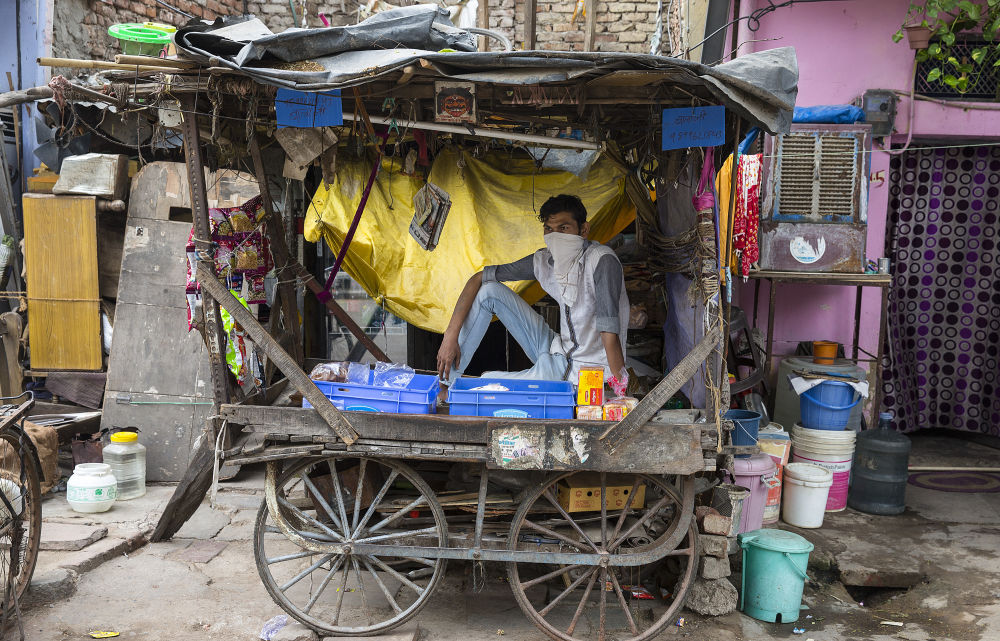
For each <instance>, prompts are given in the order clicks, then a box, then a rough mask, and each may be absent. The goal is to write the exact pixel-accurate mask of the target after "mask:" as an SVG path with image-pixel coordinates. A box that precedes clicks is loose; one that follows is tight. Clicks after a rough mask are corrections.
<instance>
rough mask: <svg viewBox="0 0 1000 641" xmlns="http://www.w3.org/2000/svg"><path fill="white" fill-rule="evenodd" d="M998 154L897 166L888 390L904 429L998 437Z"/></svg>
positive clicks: (961, 152)
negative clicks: (940, 430) (959, 431)
mask: <svg viewBox="0 0 1000 641" xmlns="http://www.w3.org/2000/svg"><path fill="white" fill-rule="evenodd" d="M998 211H1000V146H988V147H964V148H959V149H920V148H915V149H911V150H909V151H907V152H906V153H904V154H903V155H901V156H895V157H893V159H892V163H891V171H890V196H889V223H888V234H887V236H886V238H887V246H888V250H887V255H888V256H889V257H890V259H891V269H892V275H893V283H892V289H891V293H890V297H889V300H890V302H889V316H888V325H889V335H888V338H887V343H888V344H887V345H886V348H887V350H886V361H887V362H886V367H885V372H884V379H883V386H884V391H885V406H886V408H887V409H889V410H892V411H893V412H894V413H895V415H896V419H895V427H896V428H897V429H899V430H902V431H907V432H909V431H913V430H917V429H921V428H932V427H938V428H942V427H943V428H949V429H956V430H967V431H970V432H984V433H987V434H993V435H1000V384H998V381H997V377H998V373H1000V356H998V351H1000V248H998V233H997V228H998V225H997V218H998Z"/></svg>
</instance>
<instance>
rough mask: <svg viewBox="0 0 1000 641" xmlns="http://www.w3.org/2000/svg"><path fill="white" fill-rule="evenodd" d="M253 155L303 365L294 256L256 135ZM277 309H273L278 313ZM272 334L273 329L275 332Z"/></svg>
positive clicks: (289, 325)
mask: <svg viewBox="0 0 1000 641" xmlns="http://www.w3.org/2000/svg"><path fill="white" fill-rule="evenodd" d="M250 156H251V158H252V159H253V171H254V174H255V175H256V177H257V186H258V187H259V188H260V197H261V201H262V203H263V205H264V212H265V213H266V214H267V235H268V236H269V237H270V241H271V255H272V256H274V265H275V268H276V273H277V276H278V290H279V292H280V294H281V314H282V315H283V316H284V317H285V329H286V330H288V331H289V332H290V333H291V335H292V357H293V358H294V359H295V363H296V364H297V365H298V366H299V367H302V359H303V358H304V356H303V354H302V332H301V330H300V329H299V308H298V305H297V304H296V300H295V283H294V281H295V272H294V270H293V269H292V268H291V266H290V260H291V256H289V253H288V244H287V243H286V242H285V230H284V228H283V227H282V224H281V220H280V219H279V217H278V214H277V212H275V211H274V200H272V198H271V189H270V186H269V185H268V184H267V172H266V171H264V160H263V158H261V155H260V145H259V144H258V143H257V137H256V136H254V137H252V138H251V139H250ZM277 311H278V310H276V309H273V310H271V313H272V314H276V313H277ZM272 335H273V333H272Z"/></svg>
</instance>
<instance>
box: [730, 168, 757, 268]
mask: <svg viewBox="0 0 1000 641" xmlns="http://www.w3.org/2000/svg"><path fill="white" fill-rule="evenodd" d="M761 164H762V156H761V154H747V155H743V156H739V164H738V165H737V169H736V171H737V174H736V215H735V217H734V220H733V251H734V252H736V258H737V260H736V265H735V266H736V267H738V269H739V271H740V274H742V275H743V276H746V275H747V274H748V273H749V272H750V267H751V266H752V265H753V264H754V263H756V262H757V260H758V259H759V258H760V245H759V243H758V242H757V230H758V228H759V227H760V182H761V171H760V169H761Z"/></svg>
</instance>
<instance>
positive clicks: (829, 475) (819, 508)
mask: <svg viewBox="0 0 1000 641" xmlns="http://www.w3.org/2000/svg"><path fill="white" fill-rule="evenodd" d="M784 483H785V486H784V494H785V496H784V505H783V506H782V510H781V517H782V519H783V520H784V521H785V523H788V524H789V525H794V526H795V527H802V528H817V527H820V526H821V525H823V517H824V516H825V515H826V500H827V496H828V495H829V493H830V486H831V485H833V472H831V471H830V470H827V469H824V468H822V467H820V466H818V465H812V464H811V463H789V464H788V465H786V466H785V477H784Z"/></svg>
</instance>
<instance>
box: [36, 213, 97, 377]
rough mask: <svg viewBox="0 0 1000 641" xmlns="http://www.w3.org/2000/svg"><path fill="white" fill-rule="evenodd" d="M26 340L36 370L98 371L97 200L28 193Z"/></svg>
mask: <svg viewBox="0 0 1000 641" xmlns="http://www.w3.org/2000/svg"><path fill="white" fill-rule="evenodd" d="M22 203H23V210H24V264H25V270H26V271H27V291H28V335H29V345H30V348H31V368H32V369H35V370H100V369H101V368H102V364H103V363H102V361H103V359H102V351H101V311H100V293H99V290H98V278H97V201H96V199H95V198H94V197H92V196H54V195H51V194H25V195H24V198H23V200H22Z"/></svg>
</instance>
